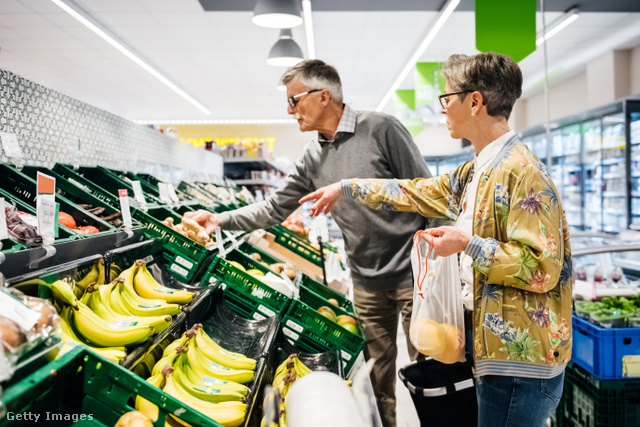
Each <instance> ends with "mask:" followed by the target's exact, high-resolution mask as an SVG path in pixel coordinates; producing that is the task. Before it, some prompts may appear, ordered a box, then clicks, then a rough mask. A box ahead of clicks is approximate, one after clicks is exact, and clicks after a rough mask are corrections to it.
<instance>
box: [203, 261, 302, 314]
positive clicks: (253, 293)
mask: <svg viewBox="0 0 640 427" xmlns="http://www.w3.org/2000/svg"><path fill="white" fill-rule="evenodd" d="M227 258H228V259H223V258H220V257H216V258H215V259H214V261H213V263H212V264H211V266H210V267H209V272H208V274H210V275H211V276H213V277H215V278H217V279H218V280H220V281H222V282H223V283H225V284H226V285H228V286H229V287H233V288H234V289H235V290H236V291H237V292H238V293H240V295H241V298H243V297H250V298H252V299H257V300H259V301H260V304H262V306H264V308H263V309H262V310H260V311H262V312H263V313H265V314H270V313H269V310H271V311H273V313H274V314H278V315H282V314H284V312H285V310H286V309H287V306H288V305H289V301H291V299H290V298H289V297H288V296H286V295H284V294H283V293H280V292H278V291H276V290H275V289H273V288H271V287H269V286H267V285H265V284H264V283H262V282H261V281H260V280H259V279H257V278H255V277H254V276H252V275H251V274H249V273H247V272H246V271H242V270H240V269H238V268H236V267H234V266H233V265H232V264H231V263H230V262H229V261H237V262H240V263H241V264H243V265H244V263H247V265H248V266H249V265H251V267H250V268H256V269H258V270H260V271H262V272H264V273H266V272H268V271H270V270H269V269H268V268H267V267H265V266H263V265H261V264H259V263H257V262H255V261H253V260H252V259H251V258H249V257H248V256H246V255H245V254H243V253H242V252H240V251H232V252H230V253H229V254H227ZM238 260H241V261H238ZM241 298H240V299H241Z"/></svg>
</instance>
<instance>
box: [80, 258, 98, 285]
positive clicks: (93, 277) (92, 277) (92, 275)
mask: <svg viewBox="0 0 640 427" xmlns="http://www.w3.org/2000/svg"><path fill="white" fill-rule="evenodd" d="M97 280H98V267H97V266H96V265H95V264H94V265H93V267H91V270H89V272H88V273H87V275H86V276H84V277H83V278H82V279H80V280H78V281H77V282H76V286H78V287H80V288H82V289H85V288H86V287H87V286H88V285H90V284H91V283H93V282H96V281H97Z"/></svg>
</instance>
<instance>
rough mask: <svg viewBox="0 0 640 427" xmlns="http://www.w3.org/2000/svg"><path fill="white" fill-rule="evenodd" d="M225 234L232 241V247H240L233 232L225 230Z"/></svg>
mask: <svg viewBox="0 0 640 427" xmlns="http://www.w3.org/2000/svg"><path fill="white" fill-rule="evenodd" d="M224 234H225V235H226V236H227V237H228V238H229V240H231V245H233V247H234V248H235V247H237V246H238V241H237V240H236V238H235V236H234V235H233V231H228V230H224Z"/></svg>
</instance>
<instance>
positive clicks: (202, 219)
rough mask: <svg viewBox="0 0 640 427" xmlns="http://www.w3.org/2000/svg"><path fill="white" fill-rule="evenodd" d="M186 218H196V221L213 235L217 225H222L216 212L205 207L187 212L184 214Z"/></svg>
mask: <svg viewBox="0 0 640 427" xmlns="http://www.w3.org/2000/svg"><path fill="white" fill-rule="evenodd" d="M184 216H185V218H189V219H192V220H194V221H195V222H197V223H198V225H200V227H203V228H204V230H205V232H206V233H207V234H209V235H211V234H212V233H213V232H214V230H215V229H216V227H217V226H218V225H220V220H219V219H218V217H217V216H216V215H214V214H212V213H211V212H209V211H205V210H203V209H200V210H197V211H195V212H187V213H185V214H184Z"/></svg>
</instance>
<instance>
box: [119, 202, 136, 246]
mask: <svg viewBox="0 0 640 427" xmlns="http://www.w3.org/2000/svg"><path fill="white" fill-rule="evenodd" d="M118 198H119V199H120V213H121V215H122V222H123V225H122V228H123V231H124V232H125V233H126V234H127V237H126V238H125V239H123V240H122V241H119V242H118V243H121V242H123V241H124V240H128V239H130V238H131V237H133V222H132V221H131V208H130V206H129V193H128V192H127V190H118Z"/></svg>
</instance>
